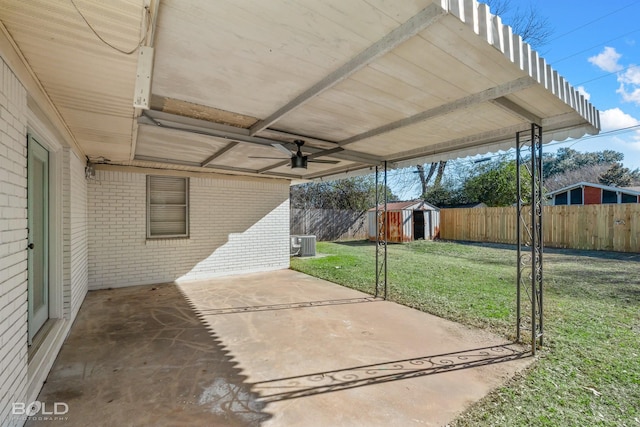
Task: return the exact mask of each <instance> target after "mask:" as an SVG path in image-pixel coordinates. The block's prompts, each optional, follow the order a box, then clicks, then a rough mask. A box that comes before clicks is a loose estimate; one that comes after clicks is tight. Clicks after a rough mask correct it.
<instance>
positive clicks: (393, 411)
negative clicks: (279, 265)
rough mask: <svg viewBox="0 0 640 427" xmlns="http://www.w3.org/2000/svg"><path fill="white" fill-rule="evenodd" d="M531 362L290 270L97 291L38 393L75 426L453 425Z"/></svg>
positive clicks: (460, 330) (469, 333)
mask: <svg viewBox="0 0 640 427" xmlns="http://www.w3.org/2000/svg"><path fill="white" fill-rule="evenodd" d="M531 360H532V359H531V357H529V353H527V351H526V349H523V348H521V347H519V346H517V345H513V344H511V343H508V342H506V341H505V340H504V339H501V338H500V337H497V336H494V335H491V334H488V333H486V332H483V331H478V330H472V329H469V328H466V327H463V326H461V325H459V324H456V323H454V322H450V321H447V320H443V319H440V318H438V317H435V316H431V315H428V314H426V313H422V312H419V311H417V310H413V309H410V308H407V307H404V306H401V305H398V304H395V303H391V302H387V301H381V300H376V299H374V298H372V297H371V296H369V295H367V294H363V293H361V292H358V291H354V290H351V289H347V288H344V287H341V286H339V285H336V284H333V283H329V282H326V281H323V280H320V279H317V278H313V277H310V276H307V275H304V274H301V273H297V272H294V271H290V270H281V271H276V272H270V273H259V274H250V275H243V276H233V277H226V278H220V279H215V280H208V281H199V282H190V283H182V284H177V285H176V284H164V285H156V286H142V287H133V288H120V289H115V290H106V291H95V292H91V293H90V294H89V295H88V296H87V299H86V300H85V303H84V304H83V306H82V309H81V310H80V313H79V316H78V319H77V320H76V323H75V324H74V326H73V328H72V331H71V334H70V336H69V338H68V339H67V341H66V342H65V344H64V346H63V348H62V351H61V353H60V356H59V357H58V360H57V361H56V363H55V365H54V368H53V370H52V371H51V374H50V376H49V378H48V381H47V383H46V384H45V386H44V388H43V390H42V392H41V394H40V396H39V400H40V401H43V402H61V401H62V402H66V403H67V404H68V405H69V413H68V414H67V415H66V416H67V417H68V419H67V420H66V421H65V425H77V426H85V425H135V426H142V425H212V426H241V425H246V426H258V425H260V426H269V427H270V426H305V427H307V426H327V425H331V426H338V425H344V426H410V425H417V426H442V425H446V424H447V423H448V422H449V421H451V420H452V419H453V418H455V416H456V415H458V414H459V413H461V412H462V411H463V410H464V409H465V408H466V407H468V406H469V405H470V404H471V403H473V402H474V401H477V400H478V399H480V398H482V397H483V396H485V395H486V394H487V393H488V392H489V391H490V390H492V389H493V388H495V387H497V386H499V385H501V384H503V383H504V382H505V381H506V380H507V379H508V378H510V377H511V376H512V375H514V373H515V372H517V371H519V370H521V369H523V368H524V367H526V366H527V365H528V364H529V363H530V362H531ZM41 423H42V422H38V421H30V422H29V423H28V424H27V425H39V424H41Z"/></svg>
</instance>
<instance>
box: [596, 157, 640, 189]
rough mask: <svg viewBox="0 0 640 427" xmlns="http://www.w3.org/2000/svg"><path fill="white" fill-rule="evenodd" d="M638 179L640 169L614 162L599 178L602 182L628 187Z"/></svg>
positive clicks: (639, 179) (639, 178) (639, 177)
mask: <svg viewBox="0 0 640 427" xmlns="http://www.w3.org/2000/svg"><path fill="white" fill-rule="evenodd" d="M637 181H640V170H638V169H636V170H634V171H632V170H630V169H629V168H625V167H624V166H622V163H614V164H613V165H611V167H610V168H609V169H607V170H606V171H605V172H604V173H603V174H602V175H600V177H599V178H598V182H600V184H603V185H611V186H614V187H628V186H630V185H631V184H633V183H634V182H637Z"/></svg>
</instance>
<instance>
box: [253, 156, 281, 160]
mask: <svg viewBox="0 0 640 427" xmlns="http://www.w3.org/2000/svg"><path fill="white" fill-rule="evenodd" d="M247 157H248V158H250V159H271V160H289V159H288V158H287V159H285V158H284V157H262V156H247Z"/></svg>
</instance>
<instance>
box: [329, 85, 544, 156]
mask: <svg viewBox="0 0 640 427" xmlns="http://www.w3.org/2000/svg"><path fill="white" fill-rule="evenodd" d="M535 83H536V82H535V80H533V79H532V78H531V77H529V76H525V77H521V78H519V79H516V80H513V81H510V82H508V83H505V84H502V85H500V86H496V87H492V88H490V89H487V90H484V91H482V92H478V93H474V94H472V95H469V96H465V97H464V98H460V99H456V100H455V101H452V102H449V103H447V104H443V105H440V106H438V107H435V108H431V109H430V110H426V111H423V112H421V113H418V114H414V115H413V116H411V117H407V118H405V119H400V120H397V121H395V122H392V123H388V124H386V125H383V126H380V127H377V128H375V129H371V130H368V131H366V132H363V133H361V134H359V135H355V136H352V137H351V138H347V139H345V140H342V141H340V142H339V143H338V145H340V146H341V147H344V146H345V145H349V144H353V143H354V142H358V141H362V140H363V139H368V138H373V137H374V136H379V135H382V134H385V133H388V132H391V131H394V130H396V129H400V128H403V127H407V126H411V125H414V124H416V123H420V122H423V121H425V120H427V119H431V118H434V117H438V116H443V115H445V114H448V113H451V112H454V111H456V110H460V109H463V108H468V107H471V106H474V105H478V104H481V103H483V102H487V101H492V100H495V99H498V98H502V97H504V96H505V95H508V94H510V93H514V92H518V91H521V90H523V89H526V88H528V87H530V86H533V85H534V84H535Z"/></svg>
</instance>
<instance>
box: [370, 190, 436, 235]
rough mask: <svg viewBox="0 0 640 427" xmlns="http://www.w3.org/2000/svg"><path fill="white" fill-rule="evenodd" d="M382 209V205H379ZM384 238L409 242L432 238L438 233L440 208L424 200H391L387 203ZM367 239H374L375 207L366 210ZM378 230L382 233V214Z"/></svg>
mask: <svg viewBox="0 0 640 427" xmlns="http://www.w3.org/2000/svg"><path fill="white" fill-rule="evenodd" d="M379 209H380V210H384V206H380V208H379ZM386 222H387V224H389V227H388V230H387V231H386V240H387V242H389V243H402V242H411V241H413V240H421V239H428V240H433V239H435V238H436V237H438V235H439V233H440V210H439V209H438V208H437V207H435V206H433V205H430V204H429V203H427V202H424V201H416V200H412V201H407V202H393V203H388V204H387V221H386ZM367 224H368V227H369V240H376V208H375V207H374V208H371V209H369V211H368V212H367ZM379 230H380V232H381V233H384V232H385V231H384V221H383V216H381V217H380V225H379Z"/></svg>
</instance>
